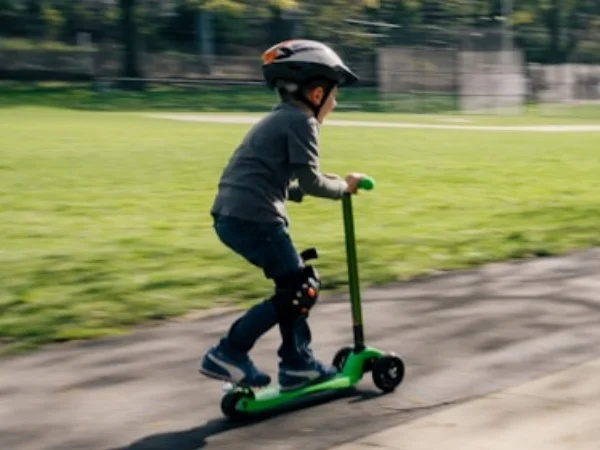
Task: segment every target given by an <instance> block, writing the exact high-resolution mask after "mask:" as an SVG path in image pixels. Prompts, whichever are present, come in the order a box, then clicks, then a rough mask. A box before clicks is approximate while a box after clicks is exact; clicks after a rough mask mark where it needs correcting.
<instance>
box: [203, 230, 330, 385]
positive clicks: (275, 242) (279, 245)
mask: <svg viewBox="0 0 600 450" xmlns="http://www.w3.org/2000/svg"><path fill="white" fill-rule="evenodd" d="M236 222H237V223H236ZM216 229H217V233H218V234H219V237H220V238H221V240H222V241H223V242H224V243H225V244H226V245H228V246H229V247H231V248H232V249H233V250H234V251H236V252H237V253H239V254H241V255H242V256H244V257H245V258H246V259H247V260H248V261H250V262H251V263H252V264H254V265H256V266H259V267H262V268H263V270H264V272H265V275H266V276H267V278H271V279H273V280H274V281H275V283H276V285H278V286H279V287H282V286H281V285H282V284H283V285H285V282H282V281H281V280H285V279H287V280H289V279H290V276H289V274H298V273H299V272H301V271H302V269H303V266H304V263H303V261H302V260H301V258H300V256H299V255H298V253H297V251H296V250H295V248H294V246H293V243H292V241H291V238H290V236H289V234H288V233H287V229H286V228H285V227H284V226H283V225H261V224H251V223H244V222H241V223H240V222H239V221H235V220H228V219H226V220H223V221H217V224H216ZM291 278H293V276H292V277H291ZM283 287H285V286H283ZM293 287H294V288H295V287H296V286H293ZM285 301H286V299H282V298H280V296H278V294H276V295H274V296H273V297H272V298H270V299H268V300H265V301H263V302H262V303H260V304H257V305H255V306H254V307H252V308H251V309H250V310H248V311H247V312H246V313H245V314H244V315H243V316H242V317H240V318H239V319H238V320H236V321H235V322H234V324H233V325H232V326H231V328H230V330H229V333H228V334H227V335H226V336H225V337H223V339H222V340H221V342H220V344H219V346H218V347H217V348H215V349H212V350H211V352H209V353H208V354H207V356H206V357H205V360H204V363H203V368H204V371H203V372H204V373H205V374H207V375H209V376H214V375H220V377H221V378H227V379H234V380H235V381H238V382H239V380H237V379H236V378H240V377H243V376H245V378H244V382H250V381H252V382H253V385H256V386H261V385H266V384H268V381H267V379H268V375H266V374H264V373H262V372H260V371H258V369H256V368H255V367H254V365H253V364H252V362H251V361H250V360H249V358H248V357H247V353H248V352H249V351H250V349H251V348H252V347H253V345H254V343H255V342H256V341H257V340H258V338H259V337H260V336H262V335H263V334H264V333H265V332H267V331H268V330H270V329H271V328H272V327H273V326H274V325H275V324H276V323H277V322H278V321H279V322H280V330H281V335H282V344H281V347H280V349H279V352H278V354H279V356H280V357H281V359H282V362H281V370H280V383H281V384H282V385H284V387H285V386H288V387H296V386H298V385H299V384H300V383H307V382H310V381H312V380H314V379H315V378H323V377H329V376H332V375H334V374H335V371H334V370H333V369H331V368H327V367H324V366H322V365H320V364H319V363H318V362H317V361H315V360H314V359H313V358H312V352H311V351H310V349H309V345H310V338H311V336H310V329H309V328H308V324H307V322H306V319H304V318H302V317H298V318H296V319H295V320H293V321H289V320H288V321H281V320H279V319H280V318H279V317H278V314H277V307H278V306H280V305H281V304H282V302H285ZM288 301H289V299H288ZM236 361H240V362H236ZM216 362H217V363H220V365H218V366H216V365H215V363H216ZM232 365H236V366H237V370H236V368H233V367H231V366H232ZM242 366H243V367H242ZM240 369H241V370H240ZM213 371H214V372H218V373H217V374H215V373H210V372H213ZM236 371H237V372H238V373H237V377H236V373H235V372H236ZM269 380H270V378H269Z"/></svg>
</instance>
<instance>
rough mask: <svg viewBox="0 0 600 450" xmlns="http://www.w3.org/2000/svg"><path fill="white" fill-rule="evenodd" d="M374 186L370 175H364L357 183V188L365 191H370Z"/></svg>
mask: <svg viewBox="0 0 600 450" xmlns="http://www.w3.org/2000/svg"><path fill="white" fill-rule="evenodd" d="M374 187H375V180H374V179H373V178H371V177H365V178H363V179H362V180H360V182H359V183H358V188H359V189H363V190H365V191H370V190H371V189H373V188H374Z"/></svg>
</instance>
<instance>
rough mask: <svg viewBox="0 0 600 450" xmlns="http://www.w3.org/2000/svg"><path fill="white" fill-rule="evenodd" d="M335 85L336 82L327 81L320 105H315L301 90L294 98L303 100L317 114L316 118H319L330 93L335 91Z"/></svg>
mask: <svg viewBox="0 0 600 450" xmlns="http://www.w3.org/2000/svg"><path fill="white" fill-rule="evenodd" d="M334 87H335V84H334V83H331V82H328V83H325V86H323V98H322V99H321V101H320V103H319V104H318V105H315V104H313V103H312V102H311V101H310V100H308V99H307V98H306V97H305V96H304V95H303V94H302V91H301V90H298V91H297V92H296V93H295V94H296V95H295V96H294V98H296V99H297V100H299V101H301V102H302V103H304V104H305V105H306V106H308V107H309V108H310V110H311V111H312V113H313V114H314V115H315V118H318V117H319V113H320V112H321V109H322V108H323V106H324V105H325V103H326V102H327V99H328V98H329V95H330V94H331V92H332V91H333V88H334Z"/></svg>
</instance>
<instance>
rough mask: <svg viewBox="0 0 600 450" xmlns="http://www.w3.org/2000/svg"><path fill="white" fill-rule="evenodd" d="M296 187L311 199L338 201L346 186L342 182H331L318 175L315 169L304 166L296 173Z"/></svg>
mask: <svg viewBox="0 0 600 450" xmlns="http://www.w3.org/2000/svg"><path fill="white" fill-rule="evenodd" d="M296 174H297V176H298V186H299V187H300V189H301V190H302V192H304V193H305V194H308V195H312V196H313V197H321V198H330V199H336V200H337V199H340V198H342V197H343V196H344V193H345V192H346V189H347V188H348V185H347V184H346V182H345V181H344V180H332V179H329V178H327V177H325V176H324V175H322V174H320V173H319V172H318V171H317V170H316V169H314V168H312V167H309V166H304V167H303V168H301V169H298V170H297V172H296Z"/></svg>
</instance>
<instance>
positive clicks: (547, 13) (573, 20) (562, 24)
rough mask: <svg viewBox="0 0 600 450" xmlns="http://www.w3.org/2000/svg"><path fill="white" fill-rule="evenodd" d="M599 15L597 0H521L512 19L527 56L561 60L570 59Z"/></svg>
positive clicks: (535, 59)
mask: <svg viewBox="0 0 600 450" xmlns="http://www.w3.org/2000/svg"><path fill="white" fill-rule="evenodd" d="M599 15H600V2H599V1H598V0H522V1H520V2H517V3H516V5H515V13H514V15H513V18H512V20H513V24H514V26H515V30H516V32H517V42H518V43H519V45H520V46H521V47H522V48H523V49H524V50H525V52H526V55H527V59H528V60H530V61H536V62H542V63H551V64H558V63H564V62H567V61H569V60H570V59H571V57H572V56H573V54H574V53H575V51H576V49H577V47H578V46H579V44H580V43H581V42H582V41H585V40H586V37H587V34H588V33H589V31H590V30H591V29H592V28H593V27H594V21H595V20H596V19H597V18H598V16H599Z"/></svg>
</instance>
